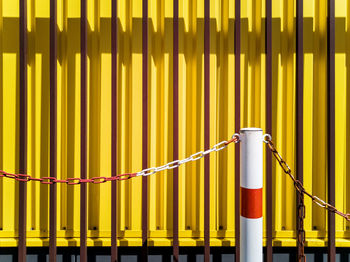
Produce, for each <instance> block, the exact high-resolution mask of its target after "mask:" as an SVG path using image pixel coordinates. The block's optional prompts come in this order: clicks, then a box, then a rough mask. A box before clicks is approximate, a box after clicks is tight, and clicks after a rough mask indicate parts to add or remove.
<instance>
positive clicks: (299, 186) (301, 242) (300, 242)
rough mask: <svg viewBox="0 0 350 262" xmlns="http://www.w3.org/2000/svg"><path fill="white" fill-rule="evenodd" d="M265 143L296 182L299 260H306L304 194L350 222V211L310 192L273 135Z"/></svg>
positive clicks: (286, 172) (285, 171) (265, 138)
mask: <svg viewBox="0 0 350 262" xmlns="http://www.w3.org/2000/svg"><path fill="white" fill-rule="evenodd" d="M264 143H266V144H267V146H268V147H269V149H270V150H271V152H272V154H273V155H274V157H275V158H276V160H277V162H278V163H279V165H280V166H281V167H282V169H283V172H284V173H285V174H287V175H288V176H289V177H290V178H291V179H292V181H293V183H294V187H295V189H296V190H297V193H298V195H299V201H298V212H299V213H298V218H299V221H298V222H299V228H298V245H299V248H300V250H301V253H300V254H299V257H298V260H299V261H302V262H305V261H306V259H305V254H304V246H305V230H304V218H305V205H304V195H307V196H308V197H310V198H311V200H312V202H314V203H315V204H317V205H318V206H320V207H322V208H324V209H327V210H328V211H329V212H333V213H335V214H337V215H339V216H341V217H343V218H345V219H346V220H347V221H349V222H350V213H349V214H346V213H343V212H341V211H339V210H338V209H336V208H335V207H334V206H332V205H330V204H328V203H326V202H325V201H323V200H322V199H320V198H319V197H317V196H314V195H312V194H310V193H308V192H307V191H306V190H305V188H304V186H303V184H302V183H301V182H300V180H298V179H296V178H295V177H294V176H293V175H292V170H291V169H290V167H289V166H288V164H287V163H286V161H284V159H283V158H282V156H281V155H280V153H279V152H278V151H277V149H276V147H275V145H274V144H273V142H272V140H271V136H270V135H264Z"/></svg>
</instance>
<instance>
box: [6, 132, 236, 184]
mask: <svg viewBox="0 0 350 262" xmlns="http://www.w3.org/2000/svg"><path fill="white" fill-rule="evenodd" d="M239 141H240V137H239V134H237V133H236V134H234V135H233V136H232V137H231V139H229V140H228V141H226V140H224V141H221V142H220V143H217V144H216V145H214V146H212V147H211V148H210V149H208V150H205V151H200V152H197V153H195V154H192V155H191V156H189V157H187V158H185V159H183V160H175V161H172V162H169V163H167V164H165V165H163V166H159V167H151V168H146V169H144V170H142V171H140V172H137V173H127V174H118V175H116V176H112V177H103V176H101V177H93V178H90V179H82V178H67V179H63V180H59V179H57V178H55V177H42V178H35V177H32V176H30V175H27V174H11V173H7V172H5V171H3V170H0V178H1V177H6V178H12V179H14V180H16V181H20V182H29V181H38V182H40V183H41V184H50V185H52V184H56V183H62V184H67V185H78V184H83V183H92V184H101V183H105V182H108V181H118V180H128V179H130V178H133V177H137V176H149V175H153V174H155V173H158V172H160V171H163V170H170V169H174V168H176V167H179V166H180V165H182V164H185V163H187V162H192V161H197V160H199V159H201V158H203V157H204V156H206V155H208V154H210V153H212V152H218V151H221V150H223V149H225V148H226V147H227V146H228V145H229V144H231V143H238V142H239Z"/></svg>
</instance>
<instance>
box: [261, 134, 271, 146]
mask: <svg viewBox="0 0 350 262" xmlns="http://www.w3.org/2000/svg"><path fill="white" fill-rule="evenodd" d="M271 140H272V137H271V135H270V134H265V135H263V142H264V143H265V144H268V143H269V142H271Z"/></svg>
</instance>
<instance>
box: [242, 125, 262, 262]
mask: <svg viewBox="0 0 350 262" xmlns="http://www.w3.org/2000/svg"><path fill="white" fill-rule="evenodd" d="M240 140H241V142H240V153H241V155H240V163H241V167H240V171H241V172H240V178H241V209H240V210H241V217H240V222H241V225H240V229H241V232H240V245H241V250H240V254H241V255H240V261H241V262H262V261H263V218H262V197H263V194H262V187H263V133H262V129H260V128H243V129H241V131H240Z"/></svg>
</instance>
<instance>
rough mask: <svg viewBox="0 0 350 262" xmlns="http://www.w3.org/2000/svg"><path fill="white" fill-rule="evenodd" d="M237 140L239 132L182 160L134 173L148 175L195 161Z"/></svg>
mask: <svg viewBox="0 0 350 262" xmlns="http://www.w3.org/2000/svg"><path fill="white" fill-rule="evenodd" d="M239 141H240V140H239V134H234V135H233V136H232V138H231V139H230V140H228V141H221V142H220V143H217V144H216V145H214V146H212V147H211V148H209V149H208V150H205V151H199V152H197V153H195V154H193V155H190V156H189V157H187V158H185V159H182V160H175V161H172V162H170V163H168V164H166V165H163V166H160V167H151V168H147V169H144V170H142V171H140V172H137V173H136V176H149V175H153V174H155V173H157V172H160V171H163V170H169V169H173V168H176V167H179V166H181V165H182V164H185V163H188V162H193V161H197V160H199V159H201V158H203V157H205V156H206V155H208V154H210V153H211V152H214V151H215V152H218V151H220V150H223V149H224V148H226V147H227V146H228V145H229V144H231V143H238V142H239Z"/></svg>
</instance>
